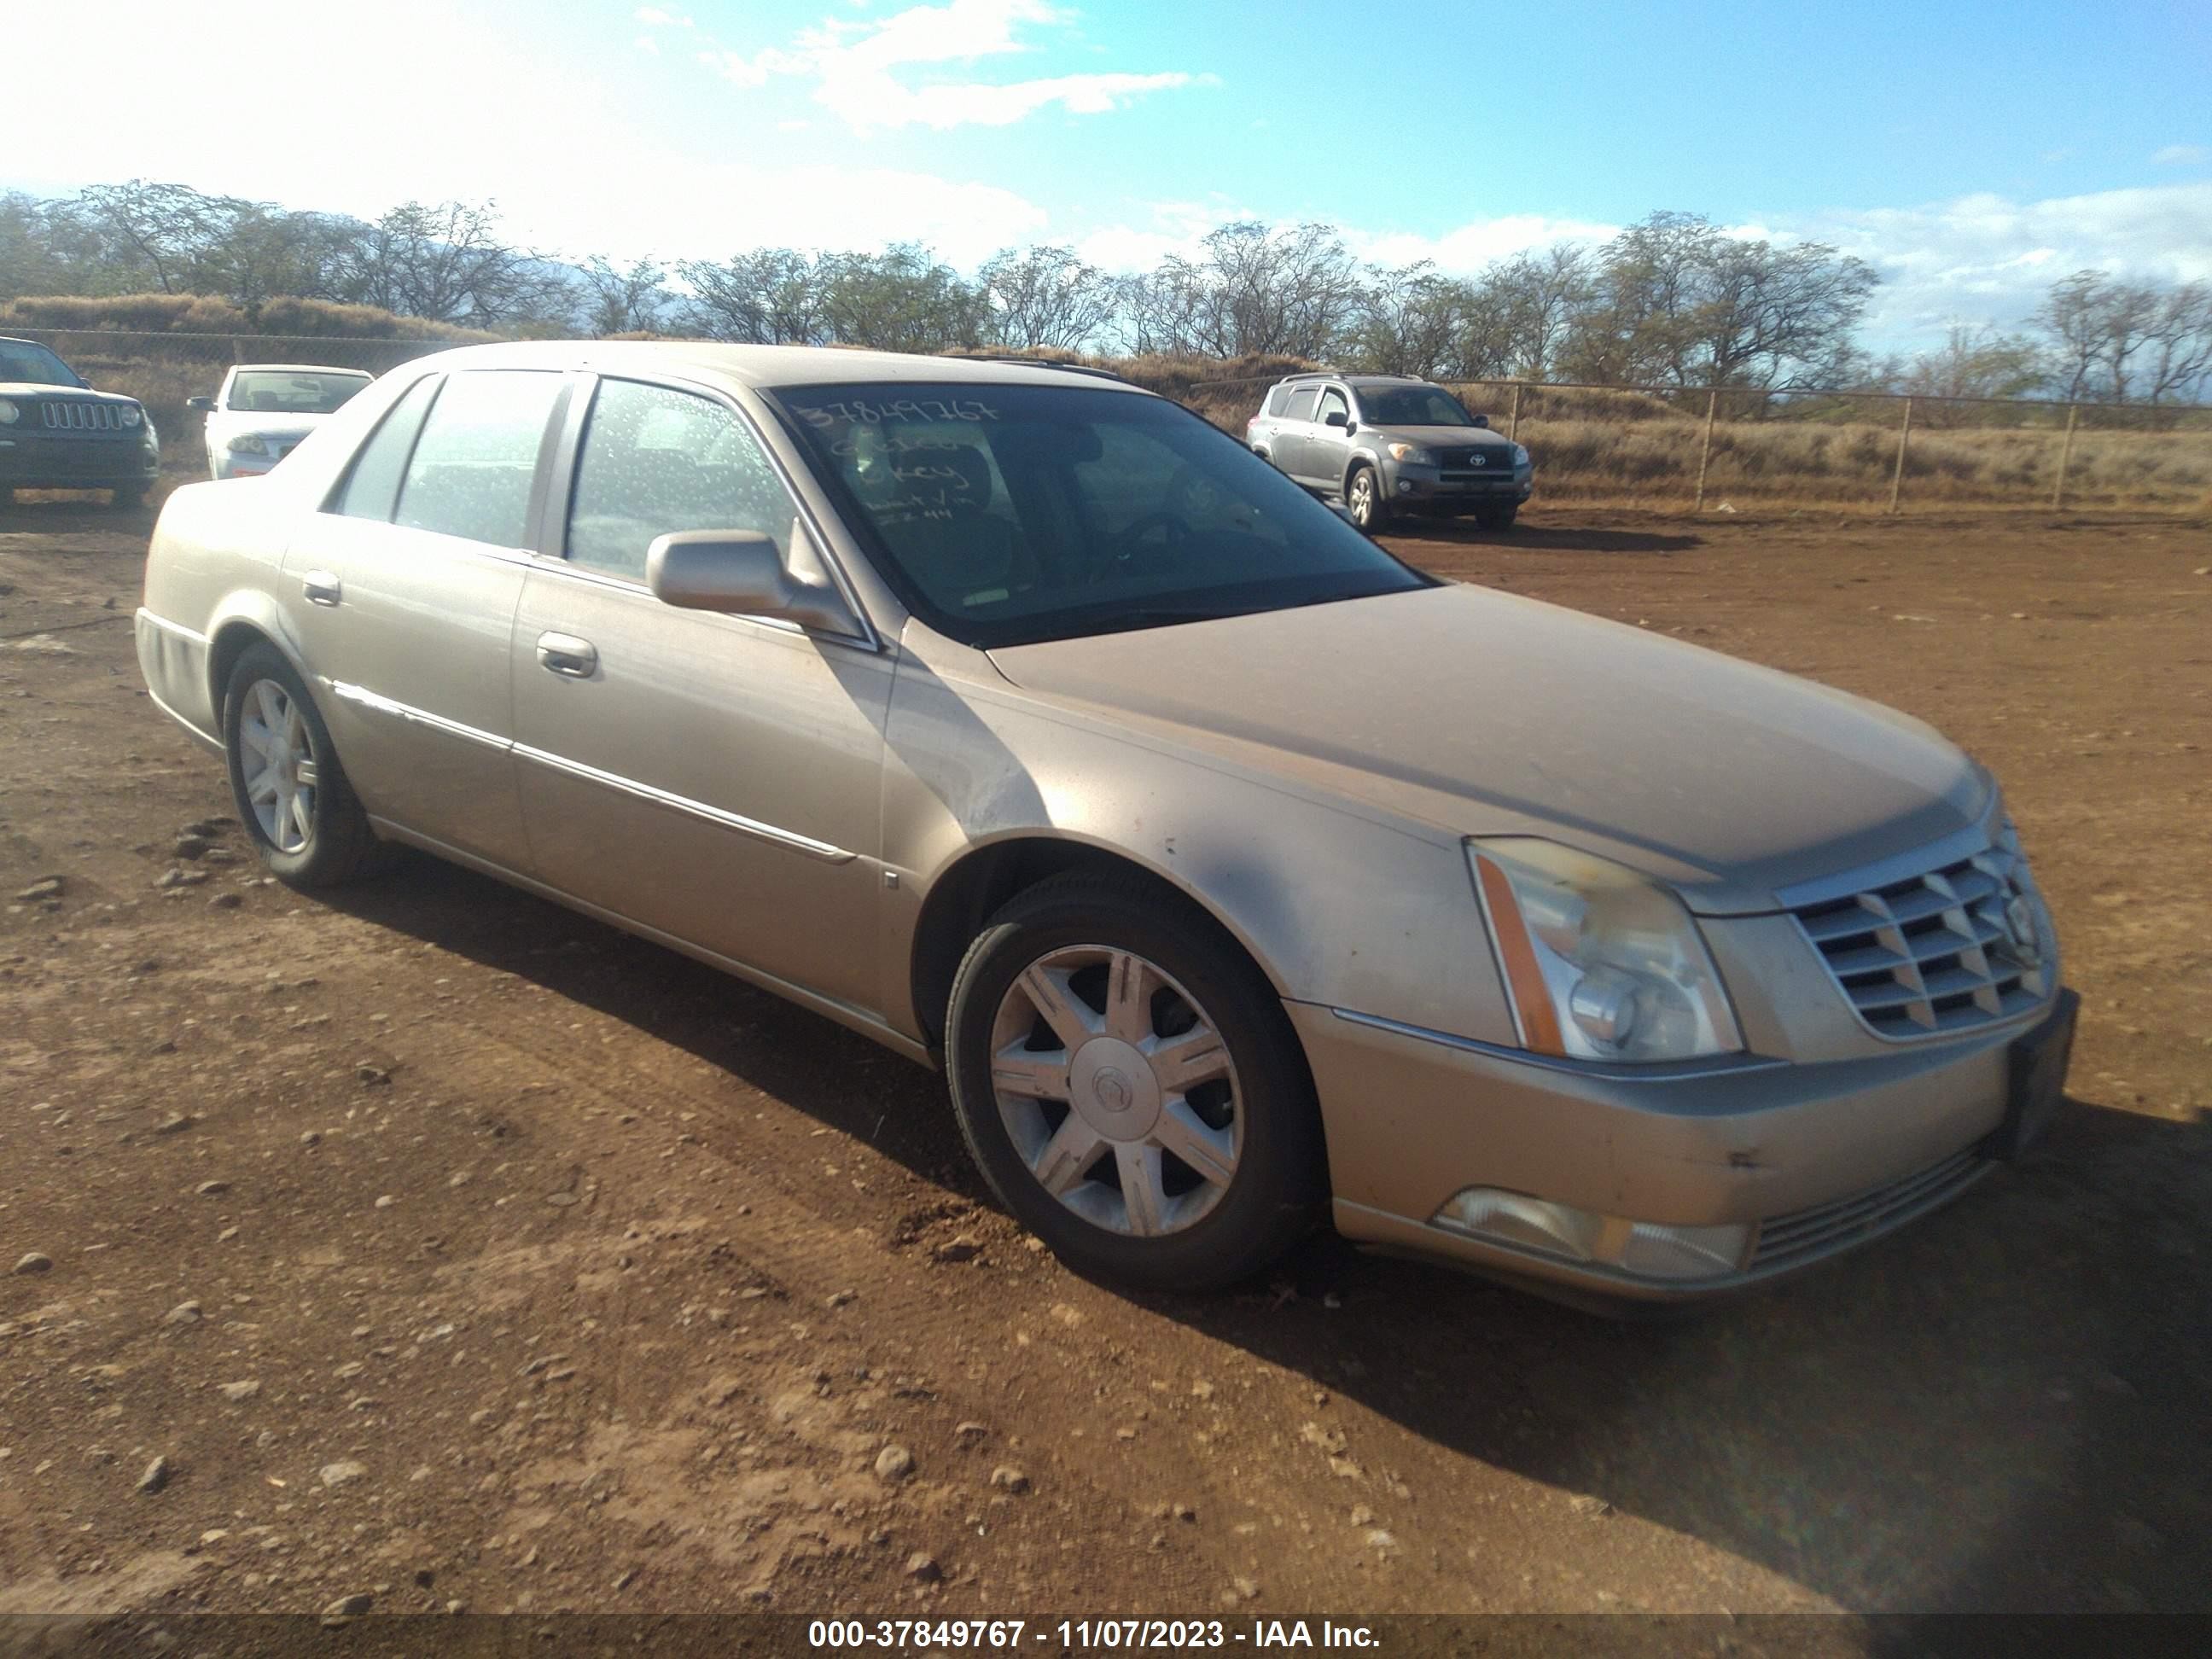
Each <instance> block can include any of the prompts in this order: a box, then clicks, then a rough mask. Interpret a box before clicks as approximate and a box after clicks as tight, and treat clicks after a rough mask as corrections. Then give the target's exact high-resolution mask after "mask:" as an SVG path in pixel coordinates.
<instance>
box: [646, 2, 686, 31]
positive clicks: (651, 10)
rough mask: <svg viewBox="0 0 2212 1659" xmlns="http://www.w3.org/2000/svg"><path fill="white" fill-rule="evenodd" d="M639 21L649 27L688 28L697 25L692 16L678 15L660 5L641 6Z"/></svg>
mask: <svg viewBox="0 0 2212 1659" xmlns="http://www.w3.org/2000/svg"><path fill="white" fill-rule="evenodd" d="M637 21H639V22H641V23H643V24H645V25H646V26H647V27H648V28H662V29H688V28H693V27H696V25H695V24H694V23H693V22H692V21H691V20H690V18H688V17H678V15H676V14H675V13H673V12H669V11H663V10H662V9H660V8H659V6H640V7H639V8H638V9H637Z"/></svg>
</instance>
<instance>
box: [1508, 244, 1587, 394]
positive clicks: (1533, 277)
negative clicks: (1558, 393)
mask: <svg viewBox="0 0 2212 1659" xmlns="http://www.w3.org/2000/svg"><path fill="white" fill-rule="evenodd" d="M1484 282H1485V283H1486V284H1488V285H1489V286H1490V287H1491V288H1492V289H1493V290H1494V294H1493V295H1492V303H1494V304H1497V305H1499V306H1502V307H1504V311H1505V313H1506V314H1507V316H1508V318H1509V319H1510V321H1509V323H1508V327H1509V328H1510V332H1511V335H1512V344H1511V348H1510V368H1511V371H1512V373H1513V374H1515V375H1516V376H1518V377H1519V378H1522V379H1524V380H1545V379H1547V378H1548V377H1549V376H1550V375H1551V374H1552V373H1553V370H1554V368H1556V367H1557V365H1558V363H1559V360H1560V358H1561V357H1562V356H1564V355H1565V350H1566V345H1567V341H1568V339H1569V337H1570V336H1571V333H1572V332H1573V330H1574V327H1575V325H1576V323H1577V320H1578V319H1580V318H1581V316H1582V314H1583V311H1584V310H1585V309H1586V308H1587V307H1589V304H1590V301H1591V299H1592V296H1593V294H1594V292H1595V274H1594V271H1593V269H1592V260H1591V258H1590V255H1589V250H1588V249H1586V248H1584V247H1583V246H1580V245H1579V244H1577V243H1574V242H1560V243H1557V244H1555V245H1554V246H1551V247H1547V248H1545V249H1543V250H1541V252H1533V253H1520V254H1516V255H1515V256H1514V257H1513V258H1510V259H1509V260H1507V261H1506V262H1505V263H1504V264H1501V265H1494V266H1492V268H1491V269H1490V270H1488V271H1486V272H1485V273H1484Z"/></svg>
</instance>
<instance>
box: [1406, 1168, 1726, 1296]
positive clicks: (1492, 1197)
mask: <svg viewBox="0 0 2212 1659" xmlns="http://www.w3.org/2000/svg"><path fill="white" fill-rule="evenodd" d="M1431 1223H1432V1225H1436V1226H1438V1227H1443V1228H1446V1229H1449V1231H1453V1232H1455V1233H1464V1234H1466V1235H1467V1236H1468V1237H1470V1238H1480V1239H1484V1240H1486V1241H1488V1242H1490V1243H1497V1244H1510V1245H1513V1246H1515V1247H1516V1248H1517V1249H1524V1250H1534V1251H1535V1252H1537V1253H1538V1254H1540V1255H1548V1256H1552V1257H1553V1258H1555V1259H1557V1260H1559V1261H1579V1262H1587V1263H1589V1264H1591V1265H1593V1266H1595V1267H1611V1268H1613V1269H1614V1270H1615V1271H1617V1272H1620V1273H1626V1274H1629V1275H1631V1276H1632V1277H1634V1278H1638V1279H1723V1278H1726V1277H1727V1276H1728V1275H1729V1274H1730V1273H1735V1272H1736V1271H1738V1270H1739V1269H1740V1268H1741V1267H1742V1266H1743V1259H1744V1254H1745V1252H1746V1250H1747V1248H1748V1247H1749V1245H1750V1243H1751V1234H1752V1227H1751V1224H1749V1223H1747V1222H1735V1223H1730V1224H1728V1225H1722V1226H1711V1227H1677V1226H1671V1225H1668V1224H1667V1223H1665V1222H1659V1221H1630V1220H1627V1219H1626V1218H1622V1217H1620V1216H1611V1215H1601V1214H1599V1213H1598V1212H1595V1211H1594V1210H1578V1209H1577V1208H1576V1207H1575V1206H1573V1205H1571V1204H1560V1203H1556V1202H1554V1201H1553V1200H1550V1199H1543V1198H1534V1197H1531V1196H1530V1195H1529V1194H1527V1193H1513V1192H1507V1191H1505V1190H1504V1188H1498V1187H1469V1188H1467V1190H1466V1191H1464V1192H1462V1193H1458V1194H1454V1196H1453V1197H1452V1198H1451V1200H1449V1202H1448V1203H1446V1204H1445V1205H1444V1206H1443V1208H1442V1209H1440V1210H1438V1211H1437V1212H1436V1214H1435V1216H1433V1217H1432V1218H1431Z"/></svg>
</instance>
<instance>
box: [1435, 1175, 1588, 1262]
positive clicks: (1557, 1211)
mask: <svg viewBox="0 0 2212 1659" xmlns="http://www.w3.org/2000/svg"><path fill="white" fill-rule="evenodd" d="M1436 1219H1437V1225H1440V1226H1444V1227H1450V1228H1453V1229H1455V1231H1460V1232H1463V1233H1473V1234H1474V1235H1475V1236H1476V1237H1480V1238H1494V1239H1498V1240H1499V1241H1500V1242H1502V1243H1507V1244H1518V1245H1521V1246H1522V1248H1524V1249H1532V1250H1541V1251H1543V1252H1544V1253H1545V1254H1546V1255H1561V1256H1565V1257H1567V1258H1568V1259H1569V1260H1570V1261H1590V1260H1592V1259H1593V1253H1594V1251H1595V1249H1596V1246H1597V1237H1598V1234H1599V1232H1600V1231H1601V1230H1602V1229H1603V1227H1604V1225H1605V1218H1604V1217H1603V1216H1598V1215H1592V1214H1591V1213H1590V1212H1589V1211H1588V1210H1577V1208H1575V1207H1574V1206H1572V1205H1571V1204H1553V1203H1552V1202H1550V1201H1548V1200H1545V1199H1541V1198H1531V1197H1529V1196H1528V1194H1526V1193H1509V1192H1505V1191H1504V1190H1502V1189H1500V1188H1496V1187H1470V1188H1468V1189H1467V1190H1466V1191H1465V1192H1463V1193H1462V1194H1459V1195H1458V1196H1457V1197H1455V1198H1454V1199H1453V1200H1451V1202H1449V1204H1447V1205H1445V1206H1443V1209H1441V1210H1439V1211H1437V1215H1436Z"/></svg>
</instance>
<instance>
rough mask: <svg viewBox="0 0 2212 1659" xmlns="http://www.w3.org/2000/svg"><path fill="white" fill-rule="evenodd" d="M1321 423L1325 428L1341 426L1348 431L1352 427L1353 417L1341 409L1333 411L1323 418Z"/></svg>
mask: <svg viewBox="0 0 2212 1659" xmlns="http://www.w3.org/2000/svg"><path fill="white" fill-rule="evenodd" d="M1321 423H1322V425H1323V426H1340V427H1344V428H1347V429H1348V428H1350V427H1351V425H1352V417H1351V416H1349V415H1346V413H1345V412H1344V411H1343V410H1340V409H1332V410H1329V411H1328V414H1326V415H1324V416H1322V417H1321Z"/></svg>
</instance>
